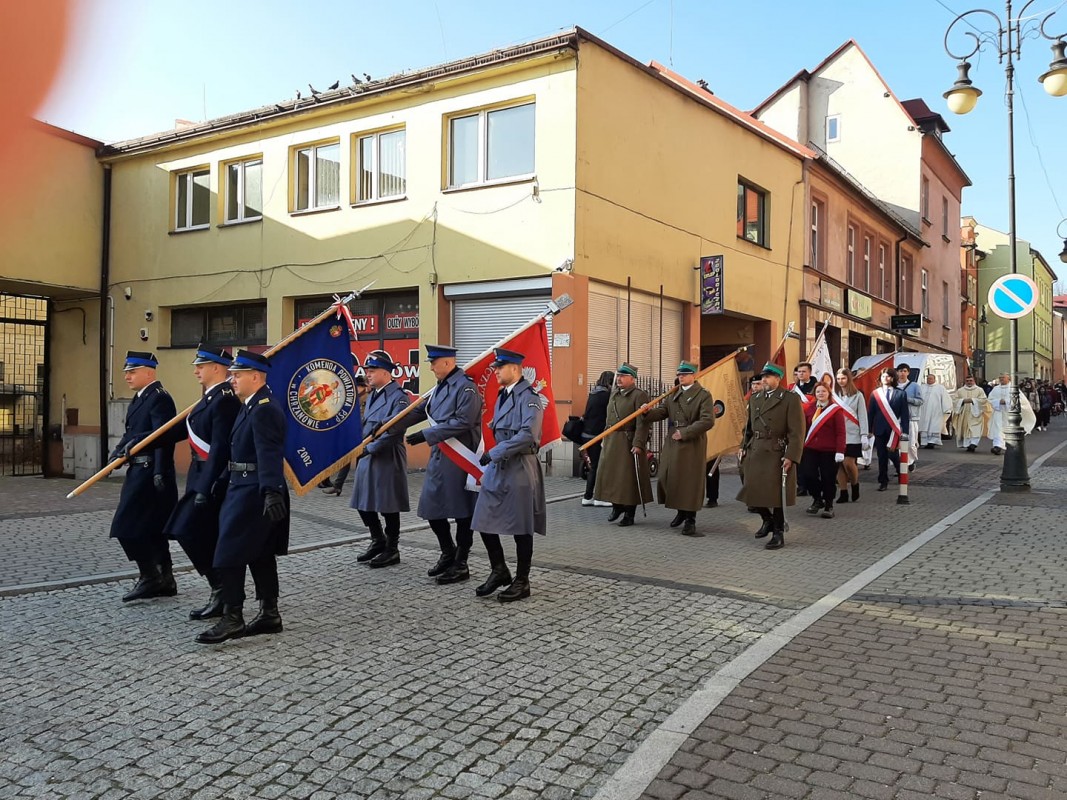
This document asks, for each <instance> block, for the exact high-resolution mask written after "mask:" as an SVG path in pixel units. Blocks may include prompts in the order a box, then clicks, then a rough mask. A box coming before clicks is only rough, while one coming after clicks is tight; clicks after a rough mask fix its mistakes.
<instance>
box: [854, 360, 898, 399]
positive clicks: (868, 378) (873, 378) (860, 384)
mask: <svg viewBox="0 0 1067 800" xmlns="http://www.w3.org/2000/svg"><path fill="white" fill-rule="evenodd" d="M894 356H895V353H886V355H885V358H883V359H882V360H881V361H879V362H878V363H877V364H875V365H874V366H872V367H870V368H868V369H865V370H863V372H861V373H860V374H859V375H856V376H855V377H854V378H853V379H852V381H853V383H855V384H856V388H857V389H859V390H860V391H861V392H863V396H864V398H866V400H867V402H870V400H871V393H872V392H873V391H874V390H875V389H877V388H878V387H879V386H881V385H882V381H881V380H880V379H879V378H878V373H880V372H881V371H882V370H883V369H885V368H886V367H891V366H893V358H894Z"/></svg>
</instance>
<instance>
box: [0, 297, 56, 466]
mask: <svg viewBox="0 0 1067 800" xmlns="http://www.w3.org/2000/svg"><path fill="white" fill-rule="evenodd" d="M47 326H48V301H47V300H45V299H43V298H40V297H23V296H21V295H11V294H3V293H0V476H3V475H40V474H41V473H42V471H43V469H42V461H41V459H42V455H43V433H44V415H45V375H46V369H45V332H46V330H47Z"/></svg>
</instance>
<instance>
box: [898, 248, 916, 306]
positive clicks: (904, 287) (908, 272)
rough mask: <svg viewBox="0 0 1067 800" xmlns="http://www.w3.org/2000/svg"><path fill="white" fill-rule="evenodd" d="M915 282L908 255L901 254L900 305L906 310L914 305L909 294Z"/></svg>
mask: <svg viewBox="0 0 1067 800" xmlns="http://www.w3.org/2000/svg"><path fill="white" fill-rule="evenodd" d="M913 283H915V277H914V275H913V272H912V263H911V258H909V257H908V256H902V257H901V259H900V305H901V308H904V309H906V310H908V311H911V310H912V309H913V308H914V307H915V305H914V301H913V298H912V296H911V287H912V284H913Z"/></svg>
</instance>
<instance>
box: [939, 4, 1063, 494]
mask: <svg viewBox="0 0 1067 800" xmlns="http://www.w3.org/2000/svg"><path fill="white" fill-rule="evenodd" d="M1034 2H1035V0H1028V2H1027V3H1026V4H1025V5H1024V6H1023V7H1022V9H1021V10H1020V11H1019V15H1018V16H1017V17H1013V16H1012V2H1011V0H1007V2H1006V3H1005V15H1004V19H1003V20H1001V18H1000V17H999V16H998V15H997V14H996V13H995V12H993V11H989V10H987V9H984V8H977V9H972V10H970V11H965V12H964V13H962V14H960V15H959V16H958V17H956V18H955V19H954V20H952V23H951V24H950V25H949V26H948V29H947V30H946V31H945V52H946V53H948V54H949V55H950V56H951V57H952V58H955V59H957V60H958V61H959V65H958V67H957V69H958V70H959V74H958V75H957V78H956V82H955V83H954V84H953V85H952V88H951V89H949V90H948V91H947V92H945V94H944V97H945V101H946V103H947V104H948V107H949V110H950V111H952V112H953V113H955V114H966V113H967V112H969V111H971V110H972V109H973V108H974V107H975V105H976V104H977V102H978V98H979V97H981V95H982V92H981V90H980V89H978V88H976V87H975V86H974V85H973V83H972V82H971V79H970V69H971V63H970V61H968V59H969V58H970V57H971V56H973V55H974V54H975V53H977V52H979V51H980V50H985V49H986V48H992V49H994V50H995V51H996V53H997V57H998V60H999V61H1000V63H1002V64H1004V75H1005V78H1006V81H1007V88H1006V91H1005V101H1006V105H1007V107H1008V257H1009V258H1010V259H1011V271H1012V272H1013V273H1014V272H1018V263H1017V261H1016V245H1017V241H1016V230H1015V105H1014V101H1015V59H1017V58H1022V43H1023V40H1024V39H1027V38H1033V37H1037V36H1041V37H1043V38H1045V39H1048V40H1049V41H1051V42H1052V63H1051V64H1050V65H1049V69H1048V72H1046V73H1044V74H1043V75H1042V76H1041V77H1040V78H1038V80H1040V81H1041V84H1042V86H1044V87H1045V91H1046V92H1048V93H1049V94H1050V95H1052V96H1053V97H1062V96H1064V95H1067V56H1065V53H1064V51H1065V48H1067V42H1064V38H1065V37H1067V32H1064V33H1062V34H1060V35H1058V36H1053V35H1050V34H1049V33H1047V32H1046V30H1045V26H1046V25H1047V24H1048V22H1049V20H1051V19H1052V17H1054V16H1055V14H1056V12H1055V11H1053V12H1052V13H1050V14H1047V15H1045V16H1044V17H1041V15H1038V16H1037V17H1034V18H1032V19H1028V18H1027V17H1026V11H1027V9H1029V8H1030V6H1031V5H1033V4H1034ZM976 15H983V18H989V17H991V18H992V19H993V20H994V21H995V22H996V31H981V30H979V29H978V28H977V27H975V25H974V24H973V23H972V22H971V19H970V18H971V17H972V16H976ZM961 22H964V23H965V24H967V25H969V26H970V27H971V28H972V29H973V30H969V31H965V30H960V33H961V34H962V35H963V36H967V37H970V39H971V40H973V46H972V47H971V49H970V51H968V52H966V53H956V52H953V50H952V49H951V48H950V46H949V37H950V36H951V34H952V31H953V29H954V28H956V26H957V25H958V24H959V23H961ZM1065 245H1067V243H1065ZM1065 252H1067V247H1065ZM1009 324H1010V328H1009V330H1010V347H1011V362H1010V371H1011V392H1010V394H1009V401H1008V424H1007V425H1005V426H1004V443H1005V449H1004V468H1003V471H1002V472H1001V475H1000V490H1001V491H1003V492H1024V491H1029V489H1030V474H1029V471H1028V468H1027V464H1026V444H1025V438H1026V433H1025V431H1023V427H1022V406H1021V405H1020V400H1019V321H1018V320H1017V319H1013V320H1010V321H1009Z"/></svg>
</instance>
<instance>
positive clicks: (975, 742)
mask: <svg viewBox="0 0 1067 800" xmlns="http://www.w3.org/2000/svg"><path fill="white" fill-rule="evenodd" d="M1064 452H1065V451H1061V454H1060V455H1058V456H1056V457H1055V458H1054V459H1051V460H1050V461H1049V463H1048V464H1046V465H1045V466H1044V467H1043V468H1042V469H1041V470H1040V472H1038V473H1037V475H1036V477H1035V479H1034V481H1033V492H1032V493H1030V494H1028V495H1003V496H1002V495H996V496H995V497H994V498H993V499H992V500H991V501H990V502H989V503H987V504H985V505H983V506H981V507H979V508H977V509H976V510H974V511H973V512H971V513H970V514H968V515H967V516H966V517H965V518H963V519H962V520H960V521H959V522H958V523H956V524H955V525H953V526H952V528H951V529H950V530H948V531H947V532H945V533H944V534H942V535H941V536H940V537H938V538H937V539H935V540H934V541H933V542H931V543H930V544H928V545H926V546H924V547H923V548H921V549H919V550H918V551H917V552H915V553H914V554H913V555H911V556H910V557H909V558H907V559H906V560H904V561H903V562H901V563H900V564H899V565H898V566H896V567H894V568H893V569H891V570H889V571H888V572H886V573H885V574H884V575H883V576H882V577H881V578H879V579H877V580H876V581H874V582H873V583H872V584H871V585H870V586H868V587H867V588H865V589H864V590H863V591H862V593H859V594H857V595H855V596H853V597H852V598H851V599H850V600H848V601H847V602H845V603H843V604H842V605H840V606H839V607H838V608H837V609H836V610H834V611H832V612H831V613H829V614H827V615H826V616H825V617H823V618H822V619H821V620H820V621H818V622H816V623H815V624H814V625H812V626H811V627H810V628H808V629H807V630H806V631H804V632H803V633H802V634H801V635H799V636H797V637H796V638H795V639H794V640H793V641H792V642H791V643H789V644H788V645H786V646H785V647H784V648H783V649H781V650H780V651H779V652H778V653H777V654H776V655H774V656H773V657H772V658H770V659H769V660H768V661H767V662H766V663H765V664H764V665H763V666H762V667H760V668H758V669H757V670H756V671H755V672H753V673H752V674H751V675H749V677H747V678H746V679H745V680H743V681H742V682H741V684H740V685H739V686H738V687H737V688H736V690H734V691H733V692H732V693H731V694H730V695H729V696H728V697H726V699H725V700H724V701H723V702H722V703H721V704H720V705H719V706H718V708H717V709H716V710H715V711H714V713H712V714H711V715H710V716H709V717H708V718H707V719H706V720H705V721H704V722H703V723H702V724H701V725H700V726H699V727H698V728H697V729H696V731H695V732H694V733H693V735H692V736H690V737H689V738H688V739H687V740H686V741H685V742H684V744H682V746H681V748H680V749H679V750H678V752H677V753H676V754H675V755H674V757H673V758H672V759H671V760H670V763H669V764H668V765H667V766H666V767H664V768H663V769H662V770H661V771H660V773H659V775H658V777H657V778H656V780H654V781H653V782H652V783H651V784H650V785H649V786H648V789H647V790H646V791H645V793H644V795H643V797H644V798H648V800H678V799H679V798H681V799H682V800H711V799H712V798H734V799H735V800H750V799H751V800H760V799H761V798H820V799H822V798H826V799H827V800H830V799H831V798H842V800H844V798H878V799H885V800H889V799H890V798H893V799H894V800H920V798H930V797H939V798H941V797H943V798H956V799H962V798H982V800H990V799H991V798H1011V799H1012V800H1020V799H1022V798H1045V799H1047V800H1053V798H1059V799H1061V800H1062V798H1064V797H1067V766H1065V763H1067V717H1065V714H1067V659H1065V654H1067V627H1065V622H1067V585H1065V581H1064V575H1067V550H1065V548H1064V546H1063V531H1064V527H1063V518H1064V508H1065V506H1067V500H1065V495H1064V490H1065V489H1067V463H1065V458H1064V455H1063V453H1064Z"/></svg>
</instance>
